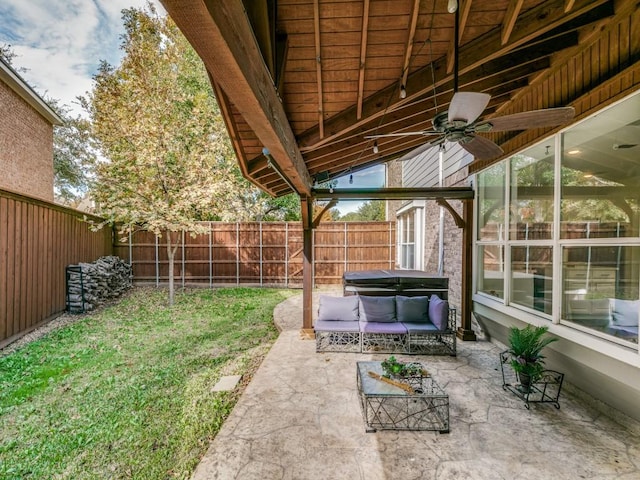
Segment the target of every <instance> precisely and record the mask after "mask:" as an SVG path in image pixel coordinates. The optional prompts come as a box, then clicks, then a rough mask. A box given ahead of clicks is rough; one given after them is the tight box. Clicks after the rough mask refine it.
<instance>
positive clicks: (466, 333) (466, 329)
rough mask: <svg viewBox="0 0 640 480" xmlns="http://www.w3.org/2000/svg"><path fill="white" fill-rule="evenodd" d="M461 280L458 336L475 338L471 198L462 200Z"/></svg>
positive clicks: (464, 338) (462, 338) (467, 338)
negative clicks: (472, 294)
mask: <svg viewBox="0 0 640 480" xmlns="http://www.w3.org/2000/svg"><path fill="white" fill-rule="evenodd" d="M462 219H463V221H464V226H463V227H462V282H461V290H462V291H461V292H460V303H461V305H460V307H461V308H460V310H461V312H460V315H461V325H460V328H458V332H457V335H458V338H460V339H461V340H471V341H475V340H476V334H475V332H474V331H473V330H472V329H471V310H472V308H473V302H472V300H471V288H472V287H471V284H472V272H473V200H463V201H462Z"/></svg>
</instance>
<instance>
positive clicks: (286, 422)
mask: <svg viewBox="0 0 640 480" xmlns="http://www.w3.org/2000/svg"><path fill="white" fill-rule="evenodd" d="M314 296H315V297H317V296H318V295H314ZM274 316H275V319H276V323H277V324H278V326H279V328H281V330H282V333H281V335H280V337H279V338H278V340H277V341H276V343H275V345H274V346H273V348H272V349H271V351H270V352H269V354H268V355H267V357H266V359H265V360H264V362H263V364H262V365H261V366H260V368H259V370H258V372H257V373H256V375H255V377H254V378H253V379H252V381H251V383H250V384H249V385H248V387H247V388H246V390H245V392H244V394H243V395H242V397H241V398H240V400H239V402H238V404H237V405H236V407H235V409H234V410H233V412H232V413H231V415H230V416H229V418H228V420H227V421H226V422H225V424H224V426H223V427H222V429H221V431H220V433H219V434H218V436H217V437H216V438H215V440H214V441H213V442H212V444H211V446H210V448H209V451H208V452H207V454H206V455H205V457H204V458H203V459H202V462H201V463H200V465H199V466H198V468H197V470H196V472H195V473H194V475H193V479H196V480H203V479H224V480H231V479H238V480H251V479H260V480H270V479H287V480H313V479H322V480H333V479H349V480H357V479H362V480H364V479H366V480H378V479H380V480H382V479H386V480H395V479H402V480H413V479H429V480H430V479H447V480H449V479H455V480H465V479H482V480H484V479H491V480H494V479H496V480H497V479H505V480H514V479H515V480H517V479H522V480H524V479H553V480H558V479H598V480H600V479H628V480H631V479H634V480H638V479H640V425H639V424H638V423H637V422H634V421H632V420H630V419H628V418H626V417H623V416H621V415H619V414H615V412H613V413H614V417H615V420H614V418H613V417H611V416H605V415H603V414H602V413H600V411H599V410H600V409H596V408H595V407H594V406H593V402H589V401H588V400H587V399H586V398H585V397H584V396H583V395H580V394H579V392H577V391H576V390H575V389H571V388H567V387H570V386H567V385H565V388H563V392H562V395H561V397H560V405H561V408H560V410H557V409H556V408H555V407H554V406H553V405H551V404H538V405H532V406H531V410H526V409H525V408H524V404H523V402H522V401H521V400H520V399H518V398H516V397H515V396H513V395H512V394H511V393H509V392H505V391H503V389H502V386H501V385H502V377H501V373H500V371H499V360H498V354H499V352H500V351H501V348H500V347H499V346H496V345H493V344H491V343H488V342H484V341H478V342H466V343H463V342H460V343H459V344H458V356H457V357H455V358H452V357H424V356H421V357H417V356H411V357H404V356H398V357H399V358H402V359H405V360H408V359H411V360H412V361H420V362H422V363H424V364H425V365H426V366H427V369H428V370H429V371H430V372H431V373H432V375H433V376H434V378H435V379H436V381H437V382H438V383H439V384H440V385H441V386H443V387H444V389H445V390H446V392H447V393H448V394H449V398H450V422H451V423H450V424H451V432H450V433H448V434H439V433H436V432H406V431H399V432H398V431H379V432H377V433H365V428H364V422H363V418H362V413H361V410H360V405H359V402H358V396H357V390H356V380H355V375H356V373H355V362H356V361H357V360H382V359H384V358H386V357H387V356H388V355H380V354H378V355H364V354H352V353H351V354H347V353H325V354H318V353H315V344H314V342H313V341H310V340H301V339H300V336H299V329H300V325H301V323H302V320H301V319H302V297H301V296H296V297H293V298H291V299H289V300H287V301H285V302H283V303H282V304H281V305H279V306H278V307H277V308H276V310H275V312H274ZM569 380H570V379H569Z"/></svg>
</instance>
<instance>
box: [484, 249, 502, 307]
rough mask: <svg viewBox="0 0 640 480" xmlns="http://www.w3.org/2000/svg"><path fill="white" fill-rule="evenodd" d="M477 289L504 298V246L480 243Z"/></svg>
mask: <svg viewBox="0 0 640 480" xmlns="http://www.w3.org/2000/svg"><path fill="white" fill-rule="evenodd" d="M478 258H479V268H478V270H479V272H478V291H479V292H483V293H486V294H488V295H492V296H494V297H498V298H504V247H502V246H501V245H480V246H479V249H478Z"/></svg>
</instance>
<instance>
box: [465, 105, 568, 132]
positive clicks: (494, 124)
mask: <svg viewBox="0 0 640 480" xmlns="http://www.w3.org/2000/svg"><path fill="white" fill-rule="evenodd" d="M574 115H575V110H574V108H573V107H559V108H545V109H543V110H531V111H529V112H520V113H514V114H512V115H505V116H504V117H496V118H491V119H489V120H486V121H484V122H480V123H478V124H477V125H476V131H482V132H504V131H507V130H528V129H529V128H540V127H553V126H556V125H562V124H563V123H567V122H569V121H570V120H571V119H572V118H573V116H574ZM488 126H491V128H488Z"/></svg>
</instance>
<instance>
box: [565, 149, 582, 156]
mask: <svg viewBox="0 0 640 480" xmlns="http://www.w3.org/2000/svg"><path fill="white" fill-rule="evenodd" d="M567 153H568V154H569V155H577V154H579V153H580V150H578V149H576V150H569V151H568V152H567Z"/></svg>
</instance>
